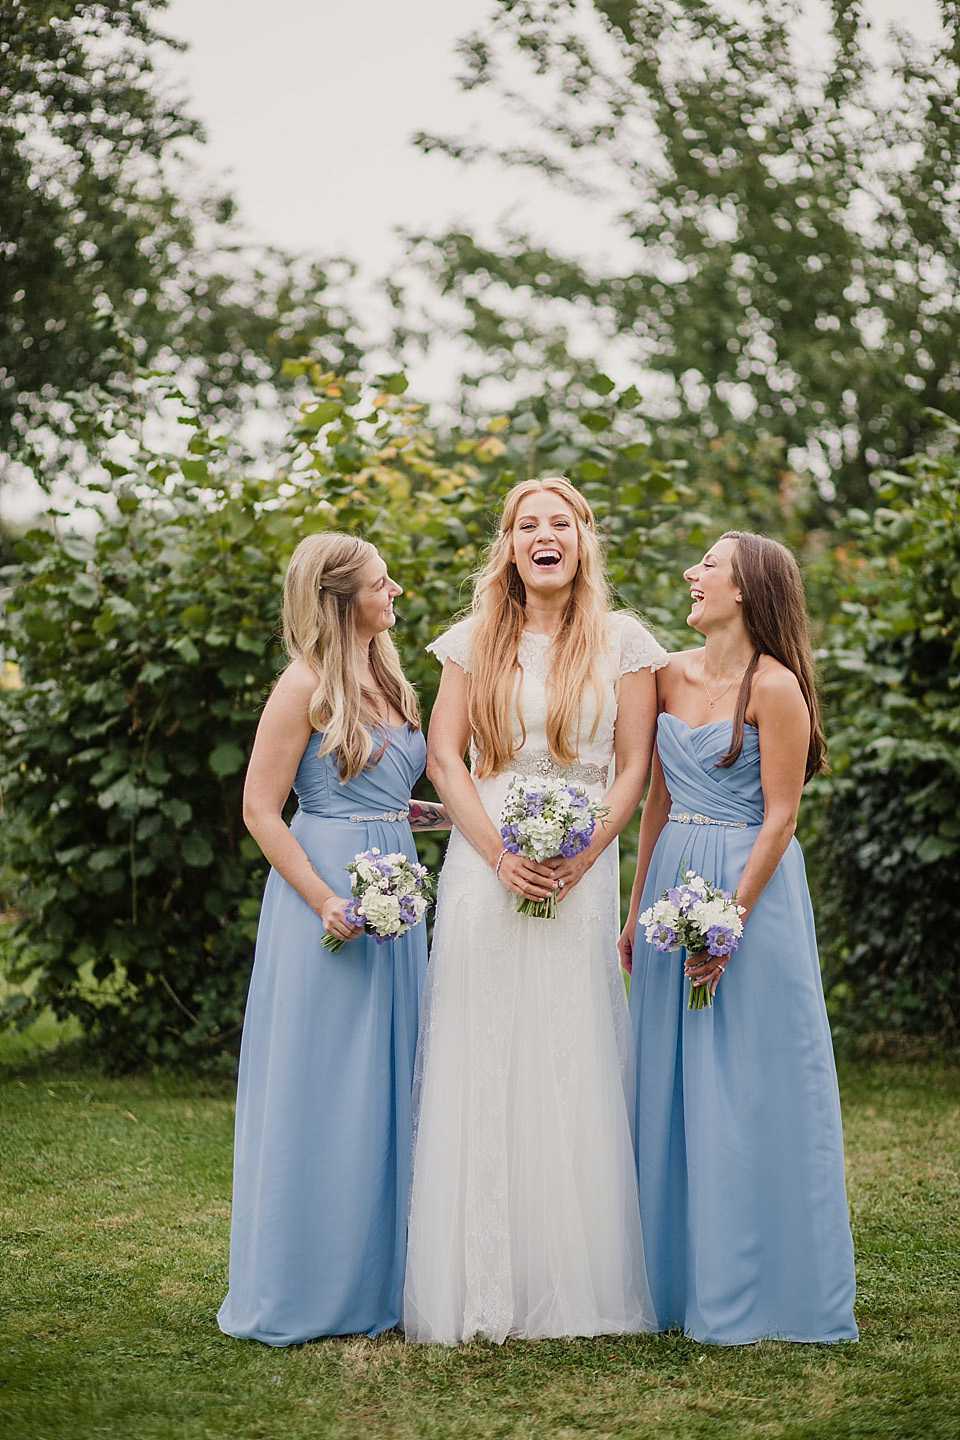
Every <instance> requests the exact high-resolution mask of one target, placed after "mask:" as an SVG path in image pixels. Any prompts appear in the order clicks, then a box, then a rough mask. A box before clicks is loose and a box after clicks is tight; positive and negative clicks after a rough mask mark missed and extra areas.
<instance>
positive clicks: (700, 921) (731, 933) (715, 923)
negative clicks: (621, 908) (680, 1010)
mask: <svg viewBox="0 0 960 1440" xmlns="http://www.w3.org/2000/svg"><path fill="white" fill-rule="evenodd" d="M742 914H743V906H742V905H738V904H737V897H736V894H733V895H731V894H730V892H729V891H727V890H721V889H720V887H719V886H718V885H710V884H708V883H707V882H706V881H705V880H704V879H702V877H701V876H699V875H697V874H696V872H695V871H693V870H688V871H687V872H686V873H685V874H684V876H683V884H681V885H673V886H671V887H670V889H669V890H666V891H664V894H663V896H662V898H661V899H659V900H657V901H655V902H654V904H653V905H651V906H650V907H649V909H647V910H645V911H644V912H643V914H642V915H641V916H640V917H639V921H638V923H639V924H640V925H643V926H644V927H645V931H646V937H647V940H648V941H649V943H650V944H651V945H652V946H653V947H654V949H655V950H660V951H662V952H664V953H665V952H667V951H670V950H678V949H680V948H681V947H684V948H686V950H687V953H688V954H689V955H696V954H698V953H699V951H701V950H706V951H707V952H708V954H710V955H713V956H716V957H718V958H719V957H722V956H725V955H732V954H733V952H734V950H736V948H737V946H738V945H739V943H740V936H741V935H742V934H743V921H742V919H741V918H740V917H741V915H742ZM712 1004H713V996H712V995H711V994H710V986H709V985H706V984H704V985H694V984H693V983H692V981H691V984H690V995H689V998H688V1000H687V1009H688V1010H704V1009H707V1008H709V1007H710V1006H711V1005H712Z"/></svg>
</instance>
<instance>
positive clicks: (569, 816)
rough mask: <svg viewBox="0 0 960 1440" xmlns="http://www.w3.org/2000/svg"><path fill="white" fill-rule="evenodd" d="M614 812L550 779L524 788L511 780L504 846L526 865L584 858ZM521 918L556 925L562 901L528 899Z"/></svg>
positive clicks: (505, 807) (581, 791)
mask: <svg viewBox="0 0 960 1440" xmlns="http://www.w3.org/2000/svg"><path fill="white" fill-rule="evenodd" d="M609 813H610V808H609V806H607V805H600V804H598V802H597V801H595V800H591V799H590V796H589V795H588V794H587V792H586V790H584V788H583V786H582V785H568V784H565V783H564V781H563V780H551V781H550V782H549V783H548V784H546V785H524V783H523V781H522V780H517V779H514V780H511V781H510V788H509V790H508V791H507V798H506V800H505V801H504V803H503V814H502V815H501V816H500V835H501V838H502V839H503V847H504V849H505V850H510V851H512V852H513V854H514V855H522V856H523V857H524V859H525V860H549V859H550V857H551V856H552V855H564V856H566V857H567V858H569V857H570V856H571V855H579V854H580V851H581V850H586V848H587V846H588V845H589V844H590V841H591V838H592V836H593V832H594V830H595V829H596V825H597V821H598V820H600V821H601V822H602V821H603V819H604V817H605V816H607V815H609ZM517 909H518V911H519V912H520V914H521V915H534V916H536V917H537V919H540V920H554V919H555V918H556V914H557V897H556V895H551V896H550V897H549V899H547V900H531V899H529V897H527V896H524V897H523V898H522V899H521V900H520V902H519V903H518V905H517Z"/></svg>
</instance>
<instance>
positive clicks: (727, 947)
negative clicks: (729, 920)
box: [707, 925, 738, 956]
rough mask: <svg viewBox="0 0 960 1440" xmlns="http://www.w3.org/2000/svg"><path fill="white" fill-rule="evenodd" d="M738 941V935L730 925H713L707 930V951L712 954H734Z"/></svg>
mask: <svg viewBox="0 0 960 1440" xmlns="http://www.w3.org/2000/svg"><path fill="white" fill-rule="evenodd" d="M737 943H738V940H737V936H736V935H734V933H733V929H732V927H731V926H729V925H711V926H710V929H709V930H708V931H707V951H708V952H709V954H711V955H716V956H721V955H732V954H733V952H734V950H736V948H737Z"/></svg>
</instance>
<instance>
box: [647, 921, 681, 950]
mask: <svg viewBox="0 0 960 1440" xmlns="http://www.w3.org/2000/svg"><path fill="white" fill-rule="evenodd" d="M650 944H651V945H652V946H653V948H654V949H655V950H663V951H664V952H666V951H668V950H673V949H675V947H676V944H677V932H676V930H674V929H672V928H671V927H670V926H669V925H663V924H660V925H657V926H656V927H655V929H654V932H653V934H652V935H651V937H650Z"/></svg>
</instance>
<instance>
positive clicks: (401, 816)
mask: <svg viewBox="0 0 960 1440" xmlns="http://www.w3.org/2000/svg"><path fill="white" fill-rule="evenodd" d="M409 814H410V811H409V810H381V811H380V814H379V815H348V816H347V819H348V820H350V821H351V822H352V823H353V824H354V825H367V824H369V822H370V821H371V820H406V819H407V817H408V816H409Z"/></svg>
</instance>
